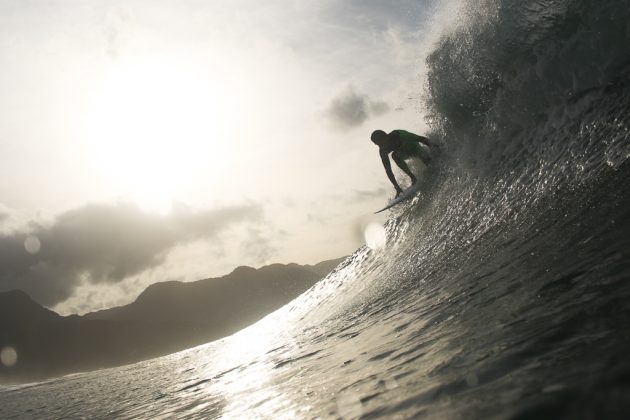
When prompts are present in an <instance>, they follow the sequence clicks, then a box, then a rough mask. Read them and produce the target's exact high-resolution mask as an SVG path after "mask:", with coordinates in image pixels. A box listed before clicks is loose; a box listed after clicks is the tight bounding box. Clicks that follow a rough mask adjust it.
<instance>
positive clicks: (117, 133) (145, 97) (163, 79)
mask: <svg viewBox="0 0 630 420" xmlns="http://www.w3.org/2000/svg"><path fill="white" fill-rule="evenodd" d="M216 79H217V77H216V75H214V77H213V75H212V74H208V73H205V72H204V67H203V66H201V65H195V63H194V62H193V61H188V62H187V61H186V60H182V59H181V58H177V59H176V58H173V57H168V58H165V57H162V58H158V57H151V58H143V59H136V60H127V61H125V62H122V63H114V64H113V65H112V67H111V68H110V69H109V71H108V73H107V75H106V77H105V80H103V81H102V83H101V84H100V87H99V89H98V91H97V93H96V94H95V95H94V102H93V105H92V109H91V110H90V112H89V116H88V118H87V121H86V126H87V139H88V144H89V149H90V154H91V159H92V162H93V164H94V166H95V168H96V169H97V170H98V171H99V172H100V175H101V176H103V177H104V178H105V179H106V180H107V182H108V183H109V184H110V185H111V186H112V187H114V189H115V190H116V191H117V193H118V195H122V196H125V197H129V198H131V199H133V200H134V201H136V202H138V203H139V204H141V205H144V206H147V207H158V208H161V207H164V206H170V204H171V202H172V201H173V200H175V199H178V198H179V197H180V196H181V195H182V194H183V193H184V192H185V191H188V190H190V189H191V188H192V187H193V186H194V185H195V184H197V183H199V182H204V183H205V184H208V182H210V183H211V184H214V185H206V187H208V188H210V187H215V188H216V187H218V186H219V184H220V183H221V182H225V177H223V176H222V174H223V173H224V169H225V168H226V166H227V165H228V161H229V153H228V150H227V149H226V145H227V144H228V143H227V134H228V132H227V128H228V127H229V126H230V125H231V124H234V123H235V120H236V116H235V115H234V107H233V106H232V105H233V104H230V103H229V100H230V95H228V94H227V92H225V91H223V90H222V88H221V85H220V83H216Z"/></svg>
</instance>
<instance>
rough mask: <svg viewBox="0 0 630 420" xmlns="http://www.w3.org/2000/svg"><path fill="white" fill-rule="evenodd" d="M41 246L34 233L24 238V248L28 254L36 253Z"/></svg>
mask: <svg viewBox="0 0 630 420" xmlns="http://www.w3.org/2000/svg"><path fill="white" fill-rule="evenodd" d="M41 247H42V243H41V242H40V241H39V238H38V237H37V236H35V235H29V236H27V237H26V239H24V248H25V249H26V252H28V253H29V254H37V253H38V252H39V250H40V249H41Z"/></svg>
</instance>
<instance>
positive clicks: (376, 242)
mask: <svg viewBox="0 0 630 420" xmlns="http://www.w3.org/2000/svg"><path fill="white" fill-rule="evenodd" d="M363 236H364V237H365V243H366V245H367V246H368V247H369V248H370V249H373V250H379V249H382V248H383V247H385V242H386V235H385V228H383V226H381V225H380V224H378V223H370V224H369V225H367V226H366V227H365V229H364V230H363Z"/></svg>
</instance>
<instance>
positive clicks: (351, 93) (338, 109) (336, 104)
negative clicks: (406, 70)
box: [326, 87, 390, 130]
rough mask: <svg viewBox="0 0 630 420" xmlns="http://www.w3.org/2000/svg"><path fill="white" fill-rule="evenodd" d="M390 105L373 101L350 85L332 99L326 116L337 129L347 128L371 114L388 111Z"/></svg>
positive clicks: (352, 126) (354, 125) (380, 113)
mask: <svg viewBox="0 0 630 420" xmlns="http://www.w3.org/2000/svg"><path fill="white" fill-rule="evenodd" d="M389 109H390V106H389V104H388V103H387V102H384V101H374V100H372V99H370V97H369V96H368V95H366V94H363V93H358V92H357V91H356V90H355V89H354V88H352V87H350V88H348V89H347V90H346V91H345V92H343V93H341V94H340V95H338V96H337V97H336V98H335V99H333V100H332V102H331V104H330V106H329V108H328V109H327V110H326V116H327V118H328V120H329V121H330V122H331V123H332V126H333V127H334V128H336V129H339V130H349V129H351V128H354V127H358V126H360V125H361V124H363V123H364V122H365V121H366V120H367V119H368V118H370V117H372V116H378V115H382V114H384V113H386V112H388V111H389Z"/></svg>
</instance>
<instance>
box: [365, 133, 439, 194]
mask: <svg viewBox="0 0 630 420" xmlns="http://www.w3.org/2000/svg"><path fill="white" fill-rule="evenodd" d="M371 139H372V142H373V143H374V144H376V145H377V146H378V148H379V153H380V155H381V160H382V161H383V166H384V167H385V172H386V173H387V178H389V180H390V181H391V182H392V184H394V188H396V197H398V196H399V195H400V193H401V192H402V188H400V185H398V182H396V177H395V176H394V174H393V172H392V165H391V164H390V163H389V154H390V153H391V154H392V159H394V162H396V165H398V167H399V168H400V169H402V170H403V172H405V173H406V174H407V175H409V178H411V184H412V185H413V184H415V183H416V181H417V179H416V176H415V175H414V174H413V172H411V170H410V169H409V166H407V163H405V160H406V159H410V158H413V157H416V158H418V159H420V160H421V161H422V162H424V164H425V165H428V164H429V162H431V157H430V156H429V152H428V150H426V149H425V148H423V147H422V146H421V145H420V143H422V144H424V145H425V146H427V147H431V145H430V144H429V139H428V138H426V137H423V136H419V135H417V134H413V133H410V132H409V131H405V130H394V131H392V132H391V133H389V134H387V133H386V132H384V131H382V130H376V131H374V132H373V133H372V136H371ZM392 152H393V153H392Z"/></svg>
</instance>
